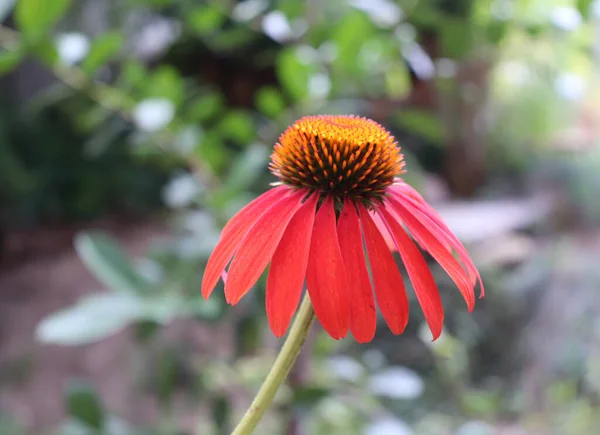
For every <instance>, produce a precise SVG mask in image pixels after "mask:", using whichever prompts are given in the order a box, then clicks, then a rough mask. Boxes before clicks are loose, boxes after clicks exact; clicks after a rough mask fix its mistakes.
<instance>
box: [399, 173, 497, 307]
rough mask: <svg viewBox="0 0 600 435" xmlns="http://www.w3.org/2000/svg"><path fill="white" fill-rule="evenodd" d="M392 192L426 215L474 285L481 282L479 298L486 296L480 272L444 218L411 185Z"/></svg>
mask: <svg viewBox="0 0 600 435" xmlns="http://www.w3.org/2000/svg"><path fill="white" fill-rule="evenodd" d="M392 192H393V193H394V196H396V198H398V199H399V200H400V201H401V202H402V203H403V204H405V205H406V206H407V207H409V208H410V209H411V210H415V209H416V211H417V212H419V214H420V215H421V216H423V215H424V216H425V219H424V221H425V222H426V223H427V225H428V226H431V230H432V231H433V232H434V233H436V234H438V235H439V238H440V240H441V241H443V242H444V244H446V245H448V246H449V247H450V249H454V250H455V251H456V252H457V253H458V256H459V257H460V260H461V261H462V262H463V264H464V265H465V267H466V268H467V272H468V274H469V276H470V278H471V280H472V283H473V285H475V283H476V282H477V281H479V288H480V295H479V297H483V296H484V295H485V289H484V287H483V282H482V280H481V276H480V274H479V271H478V270H477V268H476V267H475V265H474V264H473V261H472V260H471V257H470V256H469V253H468V252H467V250H466V249H465V247H464V246H463V244H462V243H461V242H460V240H458V238H457V237H456V236H455V235H454V234H453V233H452V231H450V229H449V228H448V227H447V226H446V224H445V223H444V221H443V219H442V217H441V216H440V215H439V214H438V213H437V212H436V211H435V210H434V209H433V208H432V207H431V206H430V205H429V204H427V202H426V201H425V200H424V199H423V197H422V196H421V195H419V193H418V192H417V191H416V190H415V189H413V188H412V187H410V186H409V185H407V184H405V183H402V184H397V185H394V186H393V188H392Z"/></svg>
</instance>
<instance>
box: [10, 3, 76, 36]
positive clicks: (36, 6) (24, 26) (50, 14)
mask: <svg viewBox="0 0 600 435" xmlns="http://www.w3.org/2000/svg"><path fill="white" fill-rule="evenodd" d="M70 5H71V0H51V1H49V0H19V1H18V2H17V6H16V7H15V14H14V16H15V22H16V24H17V28H18V29H19V30H20V31H21V33H22V34H23V36H24V37H25V39H28V40H33V41H37V40H39V39H41V38H43V37H44V36H45V35H46V33H48V31H49V30H50V28H51V27H52V26H53V25H54V24H55V23H56V22H57V21H59V20H60V19H61V18H62V17H63V15H64V14H65V13H66V12H67V10H68V9H69V6H70Z"/></svg>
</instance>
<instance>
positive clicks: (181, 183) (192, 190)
mask: <svg viewBox="0 0 600 435" xmlns="http://www.w3.org/2000/svg"><path fill="white" fill-rule="evenodd" d="M200 190H201V189H200V186H199V185H198V183H197V181H196V179H195V178H194V176H193V175H190V174H182V175H178V176H176V177H174V178H172V179H171V181H170V182H169V183H168V184H167V185H166V186H165V188H164V191H163V199H164V201H165V203H166V204H167V205H168V206H169V207H172V208H181V207H185V206H187V205H189V204H190V203H191V202H192V201H193V199H194V198H195V197H196V195H197V194H198V193H200Z"/></svg>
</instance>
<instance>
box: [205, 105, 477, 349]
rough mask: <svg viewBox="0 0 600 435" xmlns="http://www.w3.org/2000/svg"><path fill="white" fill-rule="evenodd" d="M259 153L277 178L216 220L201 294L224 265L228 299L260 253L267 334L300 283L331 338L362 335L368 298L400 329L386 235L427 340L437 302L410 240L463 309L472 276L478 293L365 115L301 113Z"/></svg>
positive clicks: (368, 316) (439, 315)
mask: <svg viewBox="0 0 600 435" xmlns="http://www.w3.org/2000/svg"><path fill="white" fill-rule="evenodd" d="M271 160H272V161H271V164H270V169H271V171H272V173H273V174H274V175H275V176H276V177H278V178H279V180H280V182H279V183H278V186H276V187H274V188H273V189H271V190H269V191H268V192H266V193H264V194H263V195H261V196H259V197H258V198H256V199H255V200H254V201H252V202H251V203H250V204H248V205H247V206H246V207H245V208H243V209H242V210H241V211H240V212H239V213H238V214H236V215H235V216H234V217H233V218H232V219H231V220H230V221H229V222H228V223H227V225H226V226H225V228H223V232H222V234H221V238H220V240H219V243H218V244H217V246H216V247H215V250H214V252H213V253H212V255H211V256H210V258H209V260H208V264H207V266H206V271H205V273H204V277H203V280H202V294H203V295H204V297H205V298H207V297H208V296H209V295H210V294H211V292H212V291H213V289H214V288H215V286H216V284H217V282H218V281H219V278H220V277H221V276H222V275H223V273H224V271H225V268H226V267H227V265H228V264H229V263H230V262H231V264H230V266H229V269H228V272H227V278H226V280H225V298H226V300H227V302H228V303H230V304H232V305H234V304H236V303H237V302H238V301H239V300H240V299H241V298H242V297H243V296H244V295H245V294H246V293H247V292H248V291H249V290H250V288H251V287H252V286H253V285H254V284H255V283H256V281H257V280H258V279H259V277H260V276H261V274H262V273H263V271H264V270H265V268H266V267H267V264H268V263H269V262H270V263H271V266H270V269H269V275H268V278H267V294H266V310H267V317H268V320H269V325H270V327H271V329H272V331H273V333H274V334H275V335H276V336H278V337H279V336H282V335H283V334H284V333H285V332H286V330H287V328H288V325H289V323H290V320H291V318H292V316H293V314H294V312H295V311H296V308H297V306H298V302H299V300H300V296H301V293H302V288H303V285H304V281H305V280H306V286H307V289H308V294H309V296H310V299H311V302H312V305H313V307H314V311H315V315H316V317H317V319H319V321H320V322H321V324H322V325H323V328H324V329H325V330H326V331H327V332H328V333H329V335H331V337H333V338H335V339H340V338H342V337H344V336H345V335H346V334H347V332H348V329H350V331H351V332H352V335H353V336H354V337H355V338H356V340H357V341H359V342H368V341H370V340H371V339H372V338H373V336H374V334H375V326H376V311H375V300H377V304H378V305H379V309H380V310H381V313H382V315H383V317H384V319H385V321H386V322H387V324H388V326H389V328H390V329H391V331H392V332H393V333H394V334H400V333H402V332H403V331H404V328H405V327H406V324H407V322H408V313H409V307H408V298H407V296H406V291H405V288H404V283H403V280H402V276H401V275H400V271H399V270H398V268H397V267H396V263H395V260H394V257H393V254H392V252H391V251H390V248H389V246H388V243H387V242H386V240H387V241H388V242H391V243H393V245H394V246H395V248H396V249H395V250H397V251H398V252H399V254H400V257H401V259H402V261H403V262H404V264H405V266H406V270H407V272H408V276H409V278H410V280H411V282H412V285H413V287H414V289H415V293H416V296H417V299H418V301H419V303H420V305H421V308H422V309H423V313H424V315H425V319H426V321H427V323H428V325H429V327H430V329H431V332H432V334H433V337H434V339H435V338H437V337H438V336H439V335H440V333H441V331H442V325H443V320H444V311H443V308H442V301H441V298H440V295H439V293H438V290H437V287H436V284H435V282H434V279H433V276H432V274H431V272H430V271H429V268H428V266H427V264H426V262H425V259H424V258H423V256H422V255H421V252H420V251H419V249H418V248H417V246H416V245H415V243H414V242H413V239H414V241H416V242H417V244H418V245H419V246H420V247H421V248H422V249H423V250H425V251H427V252H429V253H430V254H431V256H432V257H433V258H434V259H435V260H436V261H437V262H438V263H439V264H440V265H441V266H442V267H443V268H444V269H445V270H446V272H447V273H448V274H449V275H450V277H451V278H452V280H453V281H454V282H455V283H456V286H457V287H458V289H459V290H460V292H461V294H462V296H463V297H464V299H465V301H466V303H467V307H468V309H469V311H471V310H472V309H473V306H474V304H475V294H474V287H475V285H476V283H477V281H479V283H480V288H481V296H483V285H482V283H481V277H480V276H479V273H478V271H477V269H476V268H475V266H474V265H473V262H472V261H471V259H470V257H469V254H468V253H467V251H466V249H465V248H464V247H463V245H462V244H461V243H460V241H459V240H458V239H457V238H456V237H455V236H454V235H453V234H452V233H451V232H450V230H449V229H448V227H447V226H446V225H445V224H444V223H443V221H442V219H441V218H440V216H439V215H438V214H437V213H436V212H435V211H434V210H433V208H431V206H429V205H428V204H427V203H426V202H425V200H424V199H423V198H422V197H421V195H419V194H418V193H417V191H415V190H414V189H413V188H411V187H410V186H408V185H407V184H405V183H404V182H403V181H402V179H400V178H398V177H399V176H400V175H401V174H402V173H403V172H404V161H403V157H402V154H401V152H400V148H399V147H398V144H397V143H396V141H395V139H394V137H393V136H392V135H390V133H388V132H387V131H386V130H385V129H384V128H383V127H382V126H380V125H379V124H377V123H376V122H374V121H371V120H369V119H365V118H360V117H355V116H307V117H304V118H302V119H300V120H298V121H297V122H296V123H295V124H293V125H292V126H291V127H289V128H288V129H287V130H286V131H285V132H284V133H283V134H282V135H281V137H280V138H279V142H278V143H277V144H276V145H275V149H274V151H273V154H272V156H271ZM363 242H364V245H363ZM365 248H366V256H365ZM454 253H456V254H457V257H458V258H456V257H455V256H454V255H453V254H454ZM367 257H368V261H369V264H370V272H369V269H368V268H367ZM232 258H233V260H232ZM373 290H374V291H375V297H373Z"/></svg>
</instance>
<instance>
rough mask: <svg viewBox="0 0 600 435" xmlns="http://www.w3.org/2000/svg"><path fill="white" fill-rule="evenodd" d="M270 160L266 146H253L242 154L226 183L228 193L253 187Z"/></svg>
mask: <svg viewBox="0 0 600 435" xmlns="http://www.w3.org/2000/svg"><path fill="white" fill-rule="evenodd" d="M268 159H269V150H268V149H267V147H265V146H264V145H260V144H257V145H253V146H251V147H249V148H248V149H247V150H245V151H244V152H243V153H241V154H240V155H239V156H238V157H237V158H236V160H235V162H234V163H233V166H232V167H231V170H230V171H229V176H228V177H227V180H226V181H225V186H224V187H225V189H226V190H227V191H228V192H236V191H239V190H242V189H245V188H248V187H249V186H251V185H252V184H253V183H254V182H255V181H256V179H257V178H258V177H260V175H261V174H262V173H263V169H264V168H265V167H266V165H267V161H268Z"/></svg>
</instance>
